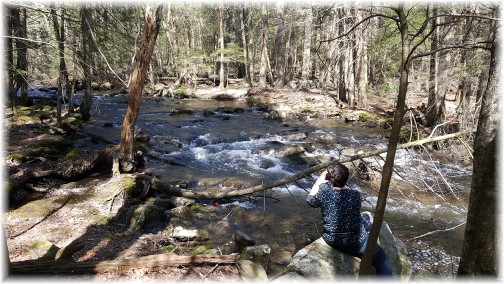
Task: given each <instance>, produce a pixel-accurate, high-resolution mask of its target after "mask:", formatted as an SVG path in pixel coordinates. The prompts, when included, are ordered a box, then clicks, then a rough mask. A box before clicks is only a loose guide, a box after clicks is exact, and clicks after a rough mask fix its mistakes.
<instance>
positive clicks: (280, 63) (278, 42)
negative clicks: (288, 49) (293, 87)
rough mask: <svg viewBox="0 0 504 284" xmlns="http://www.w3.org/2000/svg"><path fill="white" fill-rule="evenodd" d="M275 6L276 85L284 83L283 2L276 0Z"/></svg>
mask: <svg viewBox="0 0 504 284" xmlns="http://www.w3.org/2000/svg"><path fill="white" fill-rule="evenodd" d="M276 5H277V6H276V8H277V25H276V26H277V33H276V37H275V47H276V49H275V54H276V61H275V64H276V66H275V71H276V72H275V73H276V82H275V85H277V86H280V87H282V86H284V85H285V83H286V82H285V19H284V11H285V3H284V2H283V1H278V2H277V3H276Z"/></svg>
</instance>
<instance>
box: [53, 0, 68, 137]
mask: <svg viewBox="0 0 504 284" xmlns="http://www.w3.org/2000/svg"><path fill="white" fill-rule="evenodd" d="M51 17H52V21H53V27H54V35H55V37H56V42H58V52H59V59H60V60H59V76H58V92H57V107H56V119H57V123H58V126H59V127H61V100H62V95H63V82H64V83H65V87H66V93H67V95H68V94H69V93H71V92H72V90H73V88H72V87H71V83H70V81H69V79H68V70H67V67H66V62H65V9H64V8H61V15H60V18H61V25H60V24H59V23H58V16H57V14H56V8H55V7H54V4H51ZM71 108H72V106H70V109H71ZM70 109H69V112H70Z"/></svg>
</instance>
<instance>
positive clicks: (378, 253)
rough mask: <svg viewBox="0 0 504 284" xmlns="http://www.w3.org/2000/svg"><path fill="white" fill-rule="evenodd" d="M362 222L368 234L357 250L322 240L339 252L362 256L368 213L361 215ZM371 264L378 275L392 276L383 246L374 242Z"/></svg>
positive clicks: (368, 227) (367, 228)
mask: <svg viewBox="0 0 504 284" xmlns="http://www.w3.org/2000/svg"><path fill="white" fill-rule="evenodd" d="M362 223H363V225H364V228H365V229H366V232H367V233H368V235H367V236H366V238H365V241H364V242H363V243H362V244H360V249H359V250H358V252H356V251H352V250H353V249H351V248H348V247H339V245H337V244H336V243H335V242H334V243H333V242H328V241H327V240H325V239H324V240H325V241H326V243H327V244H328V245H330V246H331V247H333V248H335V249H337V250H339V251H341V252H344V253H347V254H350V255H353V256H355V257H358V258H362V256H363V255H364V251H365V250H366V245H367V240H368V237H369V230H370V229H371V220H370V219H369V216H368V215H366V214H363V215H362ZM372 265H373V267H374V268H375V270H376V275H380V276H392V275H393V274H392V266H391V265H390V262H389V260H388V257H387V255H386V254H385V251H384V250H383V248H381V247H380V246H379V245H378V244H376V246H375V249H374V254H373V261H372Z"/></svg>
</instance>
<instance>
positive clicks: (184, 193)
mask: <svg viewBox="0 0 504 284" xmlns="http://www.w3.org/2000/svg"><path fill="white" fill-rule="evenodd" d="M467 133H468V131H463V132H457V133H452V134H447V135H442V136H437V137H432V138H431V137H429V138H425V139H420V140H416V141H413V142H408V143H404V144H399V145H397V149H405V148H410V147H414V146H419V145H423V144H426V143H431V142H436V141H442V140H446V139H451V138H455V137H457V136H460V135H463V134H467ZM385 152H387V148H383V149H378V150H375V151H371V152H365V153H361V154H358V155H353V156H350V157H345V158H342V159H340V160H339V161H340V162H341V163H347V162H351V161H355V160H359V159H363V158H368V157H373V156H377V155H380V154H383V153H385ZM333 162H334V160H332V161H329V162H325V163H321V164H319V165H316V166H313V167H311V168H309V169H307V170H305V171H303V172H300V173H298V174H296V175H293V176H290V177H286V178H283V179H279V180H276V181H274V182H270V183H266V184H261V185H257V186H252V187H248V188H244V189H238V190H232V191H221V192H204V191H201V192H198V191H197V188H196V189H193V190H191V191H189V190H185V189H182V188H179V187H173V186H164V185H163V184H161V183H159V181H158V180H156V179H154V180H153V181H152V187H153V188H154V189H157V190H162V191H166V192H167V193H169V194H171V195H175V196H180V197H186V198H191V199H225V198H234V197H238V196H243V195H247V194H252V193H255V192H258V191H263V190H267V189H270V188H274V187H277V186H281V185H284V184H288V183H291V182H295V181H297V180H300V179H303V178H305V177H306V176H308V175H310V174H312V173H314V172H316V171H320V170H322V169H324V168H326V167H327V166H329V165H330V164H332V163H333Z"/></svg>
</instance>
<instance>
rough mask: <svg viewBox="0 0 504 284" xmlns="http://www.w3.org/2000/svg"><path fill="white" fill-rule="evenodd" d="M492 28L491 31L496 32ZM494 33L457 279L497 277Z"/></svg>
mask: <svg viewBox="0 0 504 284" xmlns="http://www.w3.org/2000/svg"><path fill="white" fill-rule="evenodd" d="M497 26H498V24H496V27H495V29H497ZM498 32H500V31H497V30H496V31H495V32H494V33H495V34H494V38H493V46H492V49H491V55H490V56H491V58H490V70H489V76H488V77H489V81H488V88H487V91H486V93H485V94H484V95H483V98H482V103H481V110H480V113H479V119H478V128H477V131H476V137H475V139H474V161H473V177H472V182H471V192H470V195H469V209H468V211H467V223H466V228H465V236H464V243H463V245H462V255H461V257H460V264H459V269H458V272H457V273H458V275H459V276H471V277H476V276H478V277H479V276H493V277H496V276H497V271H498V270H497V254H498V252H500V251H501V250H500V248H499V247H498V245H497V235H496V234H497V226H498V224H497V223H496V222H497V218H498V215H497V165H498V163H497V142H498V141H497V137H498V134H499V131H500V121H501V115H500V114H501V110H500V109H499V92H498V81H499V78H498V76H499V70H501V69H500V64H501V63H500V60H499V59H500V58H499V55H501V54H497V53H501V51H500V50H499V48H500V47H498V44H499V41H498V39H499V37H498V35H497V34H498Z"/></svg>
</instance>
